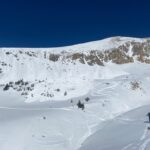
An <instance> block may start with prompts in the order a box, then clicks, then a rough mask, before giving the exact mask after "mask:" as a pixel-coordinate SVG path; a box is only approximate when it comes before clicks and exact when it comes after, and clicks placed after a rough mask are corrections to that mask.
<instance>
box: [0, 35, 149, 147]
mask: <svg viewBox="0 0 150 150" xmlns="http://www.w3.org/2000/svg"><path fill="white" fill-rule="evenodd" d="M149 54H150V40H149V39H138V38H128V37H113V38H108V39H104V40H101V41H95V42H89V43H84V44H78V45H73V46H68V47H60V48H1V49H0V150H137V149H139V150H146V149H150V133H149V132H150V131H149V130H147V126H148V123H147V119H148V118H146V114H147V113H148V112H149V111H150V99H149V98H150V92H149V89H150V64H149V59H150V56H149Z"/></svg>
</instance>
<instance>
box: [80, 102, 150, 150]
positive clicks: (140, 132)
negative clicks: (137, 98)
mask: <svg viewBox="0 0 150 150" xmlns="http://www.w3.org/2000/svg"><path fill="white" fill-rule="evenodd" d="M149 110H150V105H148V106H143V107H140V108H137V109H135V110H132V111H129V112H128V113H125V114H123V115H121V116H119V117H117V118H115V119H113V120H110V121H107V122H105V123H103V124H101V125H100V126H99V128H100V129H99V130H98V131H97V132H96V133H94V134H93V135H92V136H90V137H89V138H88V139H87V140H86V141H85V143H84V144H83V146H82V148H80V150H91V149H92V150H111V149H113V150H146V149H147V150H148V149H150V131H149V130H148V129H147V128H148V127H149V126H150V124H149V123H148V121H147V120H148V118H146V114H147V112H149Z"/></svg>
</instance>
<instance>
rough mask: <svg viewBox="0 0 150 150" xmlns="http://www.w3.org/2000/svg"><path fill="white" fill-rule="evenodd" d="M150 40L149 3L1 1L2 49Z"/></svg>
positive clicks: (131, 0) (123, 0)
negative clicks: (129, 38) (117, 39)
mask: <svg viewBox="0 0 150 150" xmlns="http://www.w3.org/2000/svg"><path fill="white" fill-rule="evenodd" d="M111 36H132V37H150V1H149V0H147V1H146V0H91V1H88V0H59V1H58V0H0V47H53V46H65V45H71V44H76V43H82V42H87V41H93V40H100V39H103V38H106V37H111Z"/></svg>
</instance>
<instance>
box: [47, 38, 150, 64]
mask: <svg viewBox="0 0 150 150" xmlns="http://www.w3.org/2000/svg"><path fill="white" fill-rule="evenodd" d="M64 54H65V55H64ZM64 54H63V53H62V54H61V55H58V54H51V53H50V54H49V59H50V61H58V60H59V59H60V60H63V61H71V62H75V61H79V62H80V63H82V64H88V65H90V66H93V65H101V66H103V65H104V63H105V62H109V61H111V62H113V63H116V64H125V63H132V62H134V61H135V60H136V61H139V62H142V63H148V64H149V63H150V40H146V41H144V42H135V41H130V42H126V43H125V44H123V45H121V46H119V47H117V48H111V49H107V50H103V51H102V50H101V49H98V50H92V49H91V50H90V51H89V52H88V53H85V52H73V53H71V52H70V53H64Z"/></svg>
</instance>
